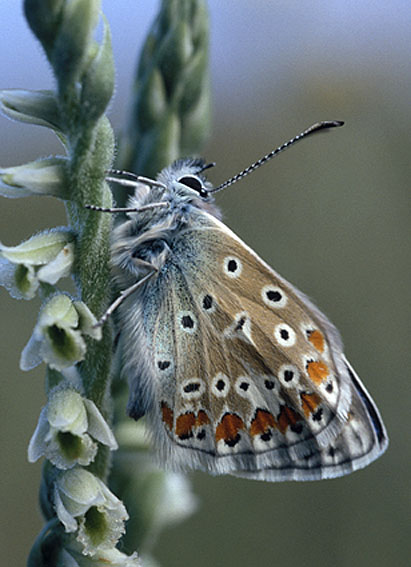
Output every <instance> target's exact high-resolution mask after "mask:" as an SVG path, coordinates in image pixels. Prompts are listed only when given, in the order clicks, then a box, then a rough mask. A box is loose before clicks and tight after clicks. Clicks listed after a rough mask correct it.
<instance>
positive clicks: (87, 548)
mask: <svg viewBox="0 0 411 567" xmlns="http://www.w3.org/2000/svg"><path fill="white" fill-rule="evenodd" d="M54 507H55V510H56V513H57V516H58V518H59V520H60V522H61V523H62V524H63V525H64V528H65V530H66V532H69V533H74V532H76V539H77V541H79V542H80V543H81V545H82V547H83V553H84V554H86V555H95V554H96V553H101V552H102V551H104V550H112V549H113V547H114V546H115V545H116V543H117V542H118V540H119V539H120V537H121V536H122V534H123V533H124V531H125V528H124V523H125V521H126V520H128V514H127V511H126V509H125V507H124V505H123V503H122V502H121V500H119V499H118V498H117V497H116V496H114V494H113V493H112V492H111V491H110V490H109V489H108V488H107V487H106V485H105V484H104V483H103V482H102V481H101V480H100V479H99V478H97V477H96V476H94V475H93V474H92V473H90V472H88V471H86V470H85V469H83V468H80V467H75V468H74V469H70V470H68V471H64V472H62V473H60V475H59V476H58V478H57V480H56V481H55V484H54Z"/></svg>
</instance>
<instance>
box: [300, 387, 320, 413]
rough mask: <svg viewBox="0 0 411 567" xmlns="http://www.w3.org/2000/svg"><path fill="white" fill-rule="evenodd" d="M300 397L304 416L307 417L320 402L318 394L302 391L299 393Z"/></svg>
mask: <svg viewBox="0 0 411 567" xmlns="http://www.w3.org/2000/svg"><path fill="white" fill-rule="evenodd" d="M300 397H301V403H302V406H303V410H304V415H305V417H308V416H309V415H310V413H313V412H314V410H315V409H316V407H317V406H318V404H320V403H321V398H320V396H319V395H318V394H315V393H312V394H307V393H303V394H301V396H300Z"/></svg>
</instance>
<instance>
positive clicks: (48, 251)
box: [0, 227, 74, 299]
mask: <svg viewBox="0 0 411 567" xmlns="http://www.w3.org/2000/svg"><path fill="white" fill-rule="evenodd" d="M73 261H74V235H73V233H72V232H70V230H68V229H67V228H65V227H59V228H54V229H52V230H46V231H44V232H40V233H39V234H36V235H35V236H32V237H31V238H29V239H28V240H25V241H24V242H21V243H20V244H18V245H17V246H5V245H4V244H1V243H0V285H3V286H4V287H5V288H6V289H7V290H8V291H9V293H10V294H11V295H12V297H14V298H16V299H32V298H33V297H34V296H35V294H36V292H37V290H38V288H39V286H40V283H41V282H43V283H46V284H50V285H54V284H55V283H57V281H58V280H59V279H60V278H64V277H66V276H68V275H69V274H70V271H71V268H72V265H73Z"/></svg>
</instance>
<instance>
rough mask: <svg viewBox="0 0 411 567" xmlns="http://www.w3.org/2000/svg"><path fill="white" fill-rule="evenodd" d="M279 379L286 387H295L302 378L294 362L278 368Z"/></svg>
mask: <svg viewBox="0 0 411 567" xmlns="http://www.w3.org/2000/svg"><path fill="white" fill-rule="evenodd" d="M278 379H279V381H280V382H281V384H282V385H283V386H284V387H285V388H294V387H295V386H296V385H297V384H298V382H299V380H300V372H299V370H298V368H297V367H296V366H294V364H282V365H281V366H280V368H279V370H278Z"/></svg>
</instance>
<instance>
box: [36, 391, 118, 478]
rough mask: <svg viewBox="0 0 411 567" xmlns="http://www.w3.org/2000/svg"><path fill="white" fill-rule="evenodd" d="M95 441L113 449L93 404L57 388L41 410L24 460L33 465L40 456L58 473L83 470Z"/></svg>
mask: <svg viewBox="0 0 411 567" xmlns="http://www.w3.org/2000/svg"><path fill="white" fill-rule="evenodd" d="M96 441H99V442H100V443H102V444H103V445H107V446H108V447H109V448H110V449H112V450H113V449H117V442H116V440H115V438H114V435H113V433H112V431H111V429H110V427H109V425H108V424H107V422H106V421H105V419H104V418H103V416H102V415H101V413H100V411H99V410H98V408H97V407H96V405H95V404H94V402H92V401H91V400H87V399H85V398H82V396H81V395H80V394H79V393H78V392H77V391H76V390H74V389H72V388H71V387H68V388H67V387H64V388H60V387H57V388H55V389H54V390H53V391H52V392H51V393H50V398H49V401H48V403H47V405H46V406H45V407H44V408H43V409H42V410H41V413H40V417H39V421H38V424H37V427H36V430H35V431H34V433H33V436H32V438H31V440H30V443H29V448H28V459H29V461H30V462H34V461H37V459H39V458H40V457H42V456H43V455H44V456H45V457H46V458H47V459H48V460H49V461H50V462H51V463H52V464H53V465H54V466H55V467H57V468H59V469H70V468H72V467H74V466H75V465H77V464H78V465H82V466H87V465H89V464H90V463H91V462H92V461H93V460H94V458H95V456H96V453H97V442H96Z"/></svg>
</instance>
